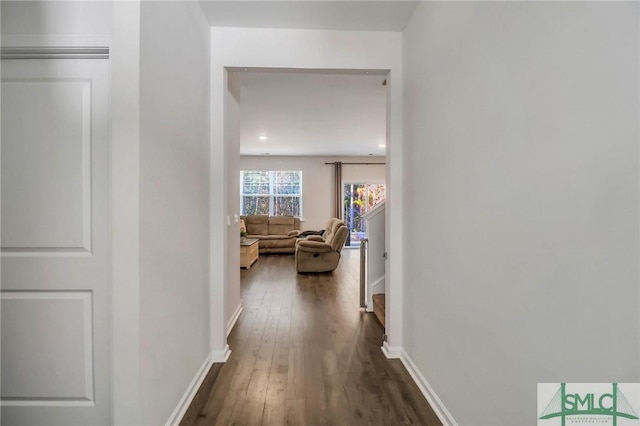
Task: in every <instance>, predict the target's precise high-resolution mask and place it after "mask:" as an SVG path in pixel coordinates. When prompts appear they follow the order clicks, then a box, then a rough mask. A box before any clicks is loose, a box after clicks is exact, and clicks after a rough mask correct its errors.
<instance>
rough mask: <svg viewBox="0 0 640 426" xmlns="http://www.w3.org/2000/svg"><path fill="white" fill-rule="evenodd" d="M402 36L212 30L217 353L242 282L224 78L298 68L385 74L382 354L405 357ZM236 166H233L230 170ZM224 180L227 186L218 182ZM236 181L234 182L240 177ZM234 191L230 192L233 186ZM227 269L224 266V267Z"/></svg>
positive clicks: (232, 128) (233, 125)
mask: <svg viewBox="0 0 640 426" xmlns="http://www.w3.org/2000/svg"><path fill="white" fill-rule="evenodd" d="M401 45H402V37H401V34H397V35H396V34H388V33H386V34H385V33H373V32H359V33H355V32H349V31H308V30H274V29H246V28H245V29H242V28H218V27H213V28H212V29H211V149H210V156H211V157H210V159H211V169H212V174H211V181H210V183H211V192H210V203H211V223H210V224H211V253H212V258H211V292H210V293H211V306H212V311H211V312H212V313H211V325H212V333H211V345H212V353H214V354H216V353H219V354H224V353H227V352H228V350H229V349H228V346H227V341H226V335H227V329H226V327H227V315H226V313H225V311H226V310H227V307H226V306H225V295H226V293H227V292H228V291H229V289H230V288H231V286H239V282H235V280H229V279H228V278H229V277H228V275H227V271H226V268H238V267H239V265H231V264H229V263H228V261H229V260H230V257H229V253H228V251H229V250H231V248H230V246H229V245H228V236H229V235H231V233H233V234H237V232H236V227H235V223H233V224H232V223H231V220H230V218H233V217H235V216H236V215H238V212H237V211H236V210H235V209H237V208H238V207H237V203H236V204H235V205H234V204H232V203H230V202H229V194H228V190H229V188H230V185H231V182H229V181H228V179H225V176H237V175H238V172H239V168H238V170H234V169H233V168H231V170H229V167H230V166H229V165H230V164H231V165H234V164H235V165H237V163H238V160H239V158H238V157H239V154H238V152H239V149H238V146H237V144H238V143H239V141H237V140H236V138H235V137H229V136H228V135H229V134H234V133H237V129H238V128H239V123H237V122H234V121H233V119H232V120H229V118H230V116H232V115H233V112H232V111H230V110H229V105H228V100H229V98H231V97H232V96H233V95H232V94H231V93H230V92H229V89H228V85H227V78H228V74H229V70H244V69H250V68H251V69H253V70H256V69H264V70H268V69H298V70H318V71H320V70H331V71H336V70H343V71H346V72H351V73H358V72H366V71H367V70H375V71H381V70H384V71H385V72H386V73H387V86H386V87H387V91H388V92H387V93H388V95H387V138H386V139H387V140H386V143H387V157H386V178H385V179H386V184H387V200H388V203H387V204H386V209H387V213H386V217H387V224H386V226H385V227H386V229H385V234H386V247H387V248H386V251H387V253H390V255H389V256H387V260H386V261H387V262H388V263H387V268H386V271H387V272H386V274H385V280H386V282H387V283H389V285H388V287H387V292H388V293H387V320H386V329H385V331H386V336H385V341H384V342H383V346H382V350H383V352H384V353H385V355H386V356H387V357H388V358H400V356H401V354H402V334H403V328H402V322H403V321H402V309H403V281H404V272H403V269H404V268H403V240H402V236H403V234H404V232H403V220H402V217H403V205H404V203H403V194H404V192H403V173H402V170H403V138H402V131H403V129H402V127H403V123H402V102H403V101H402V100H403V97H402V56H401V51H402V49H401V47H402V46H401ZM231 167H233V166H231ZM236 167H237V166H236ZM221 178H222V180H221ZM235 180H236V181H237V179H235ZM231 188H233V186H231ZM220 266H222V267H220Z"/></svg>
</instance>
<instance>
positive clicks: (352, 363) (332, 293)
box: [181, 249, 441, 426]
mask: <svg viewBox="0 0 640 426" xmlns="http://www.w3.org/2000/svg"><path fill="white" fill-rule="evenodd" d="M358 261H359V253H358V250H349V249H345V250H343V257H342V259H341V262H340V266H339V267H338V269H337V270H336V271H334V272H333V273H331V274H309V275H302V274H298V273H296V270H295V265H294V258H293V256H290V255H261V256H260V258H259V260H258V262H257V263H256V264H254V266H253V267H252V268H251V269H250V270H242V272H241V286H242V301H243V302H242V303H243V307H244V311H243V312H242V315H241V316H240V319H239V320H238V323H237V324H236V326H235V327H234V329H233V331H232V332H231V334H230V335H229V346H230V347H231V350H232V353H231V356H230V358H229V360H228V361H227V363H225V364H216V365H214V366H213V367H212V369H211V371H210V372H209V375H208V376H207V378H206V379H205V381H204V383H203V385H202V386H201V388H200V391H199V392H198V395H197V396H196V398H195V399H194V401H193V403H192V404H191V407H190V409H189V410H188V411H187V413H186V415H185V417H184V418H183V420H182V422H181V426H195V425H198V426H201V425H400V424H415V425H440V424H441V423H440V421H439V420H438V418H437V416H436V415H435V413H434V412H433V410H432V409H431V407H429V404H428V403H427V401H426V400H425V399H424V397H423V396H422V394H421V393H420V391H419V389H418V388H417V386H416V385H415V383H413V381H412V380H411V378H410V376H409V373H407V371H406V370H405V368H404V366H403V365H402V363H401V362H400V361H399V360H387V359H386V358H385V357H384V355H383V353H382V352H381V350H380V346H381V345H382V335H383V330H382V327H381V326H380V324H379V323H378V322H377V321H376V319H375V318H374V316H373V314H368V313H365V312H363V311H361V310H359V309H358V276H357V274H358V270H359V269H358V264H357V262H358Z"/></svg>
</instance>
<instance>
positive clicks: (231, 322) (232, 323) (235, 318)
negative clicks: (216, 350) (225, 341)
mask: <svg viewBox="0 0 640 426" xmlns="http://www.w3.org/2000/svg"><path fill="white" fill-rule="evenodd" d="M241 313H242V303H238V307H237V308H236V311H235V312H234V313H233V315H232V316H231V318H229V322H227V337H229V333H231V330H233V327H235V325H236V322H237V321H238V318H240V314H241Z"/></svg>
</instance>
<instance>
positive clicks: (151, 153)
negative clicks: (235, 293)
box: [140, 2, 210, 424]
mask: <svg viewBox="0 0 640 426" xmlns="http://www.w3.org/2000/svg"><path fill="white" fill-rule="evenodd" d="M140 16H141V19H140V21H141V24H140V40H141V41H140V390H141V400H142V411H141V424H162V423H164V422H165V421H167V419H168V418H169V416H170V415H171V412H172V410H173V409H174V408H175V407H176V406H177V404H178V402H179V400H180V398H181V397H182V395H183V393H184V392H185V390H186V389H188V387H189V384H190V382H191V380H192V379H193V378H194V376H195V375H196V373H197V372H198V370H199V368H200V367H201V366H202V365H203V363H204V362H206V361H207V359H208V357H209V352H210V347H209V303H208V299H209V269H208V268H209V232H208V231H209V198H208V194H209V160H208V157H209V148H208V146H209V108H208V107H209V96H208V95H209V93H208V88H209V77H210V76H209V41H210V39H209V27H208V25H207V23H206V21H205V19H204V17H203V15H202V12H201V11H200V8H199V6H198V5H197V3H196V2H142V3H141V9H140Z"/></svg>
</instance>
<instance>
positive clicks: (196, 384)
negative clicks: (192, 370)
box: [165, 354, 213, 426]
mask: <svg viewBox="0 0 640 426" xmlns="http://www.w3.org/2000/svg"><path fill="white" fill-rule="evenodd" d="M211 365H213V357H212V354H209V355H207V358H206V359H205V360H204V362H203V363H202V366H200V369H199V370H198V372H197V373H196V375H195V377H194V378H193V380H191V383H190V384H189V387H187V390H186V391H185V393H184V395H182V398H180V401H179V402H178V405H177V406H176V408H175V409H174V410H173V413H171V416H169V420H167V422H166V423H165V426H178V425H179V424H180V422H181V421H182V418H183V417H184V415H185V413H186V412H187V409H188V408H189V406H190V405H191V401H193V398H194V397H195V396H196V393H197V392H198V389H200V385H202V382H203V381H204V379H205V377H207V373H208V372H209V369H210V368H211Z"/></svg>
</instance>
